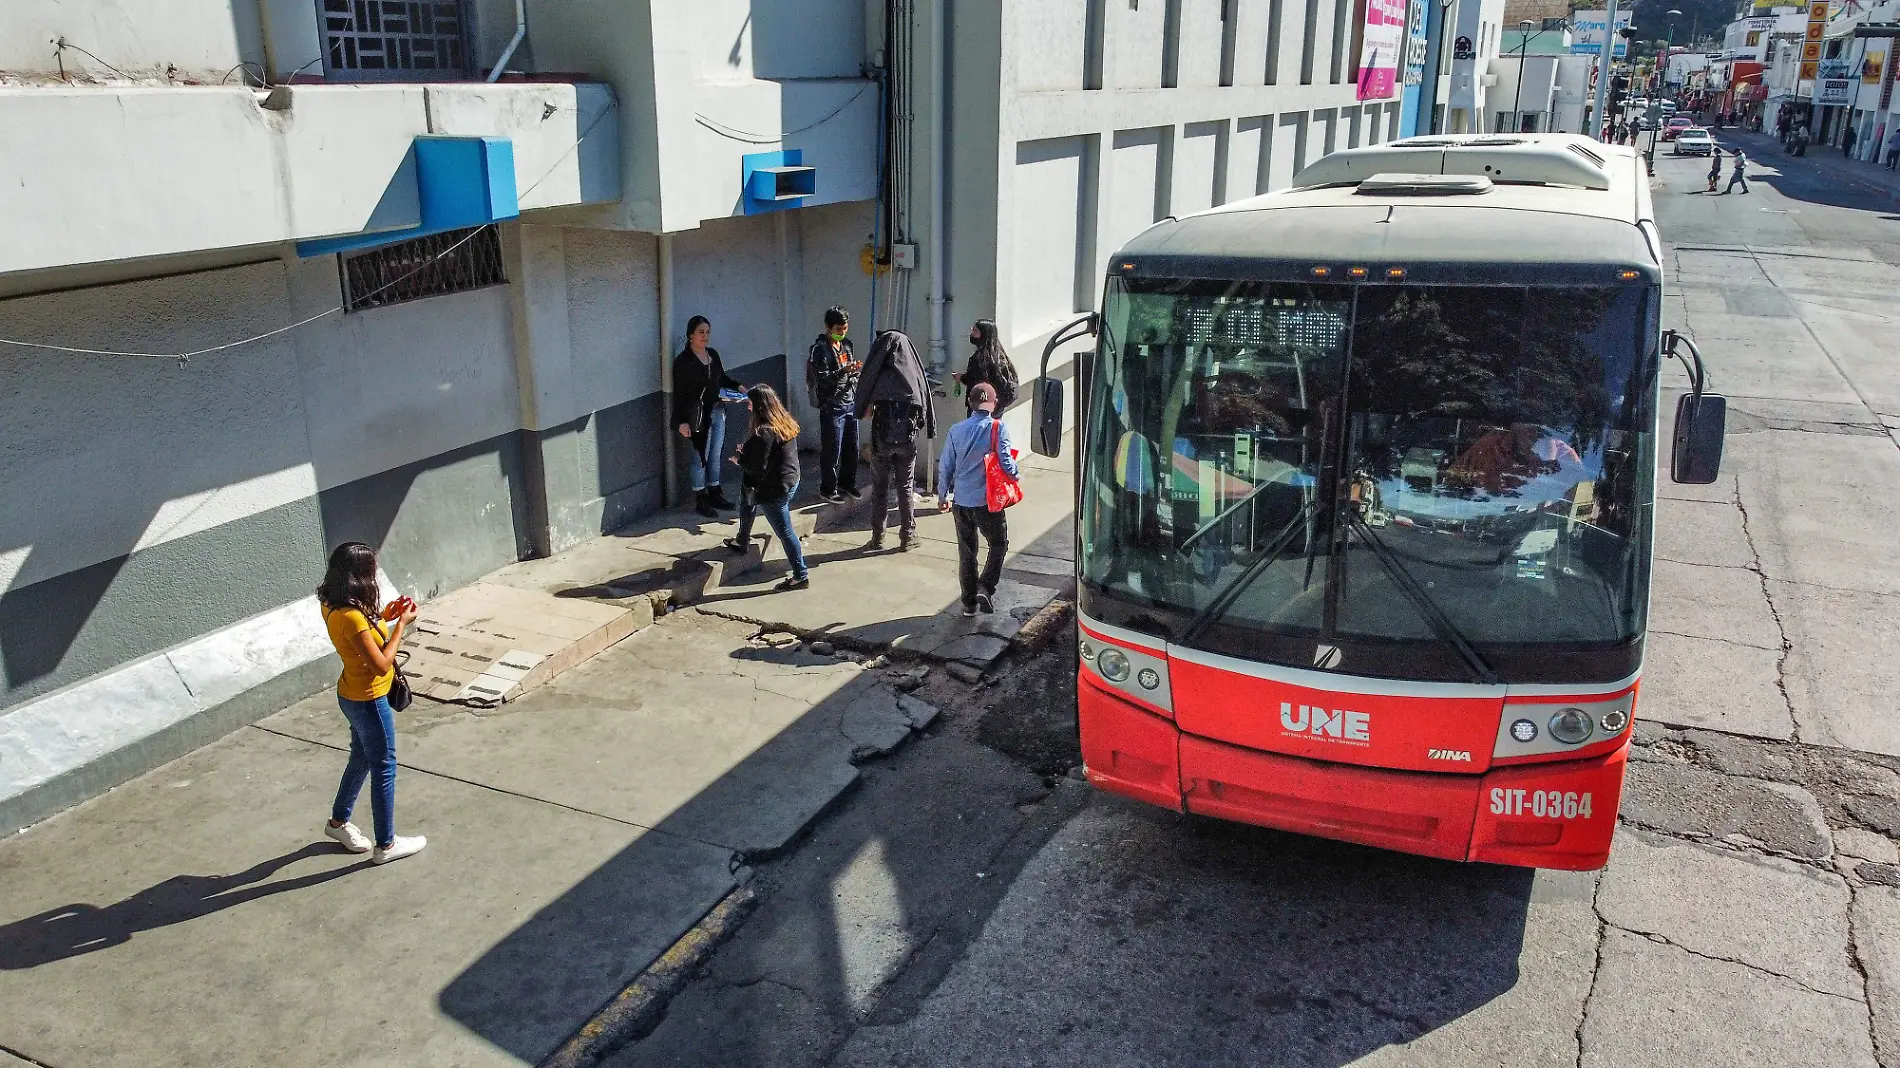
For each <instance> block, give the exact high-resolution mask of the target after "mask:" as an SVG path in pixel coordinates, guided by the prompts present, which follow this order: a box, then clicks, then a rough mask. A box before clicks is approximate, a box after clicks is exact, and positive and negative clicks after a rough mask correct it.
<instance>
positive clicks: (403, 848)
mask: <svg viewBox="0 0 1900 1068" xmlns="http://www.w3.org/2000/svg"><path fill="white" fill-rule="evenodd" d="M428 844H429V840H428V839H427V838H424V837H423V836H421V835H419V834H417V835H411V836H410V837H408V838H404V837H403V836H402V835H400V834H399V835H397V836H396V840H395V841H393V842H391V843H389V848H388V849H384V848H382V847H380V846H378V847H377V849H376V855H375V856H374V857H371V858H370V859H371V860H372V861H374V862H375V863H377V864H387V863H389V862H390V861H392V860H401V859H402V858H404V857H406V856H409V855H410V854H412V853H420V852H422V847H423V846H426V845H428Z"/></svg>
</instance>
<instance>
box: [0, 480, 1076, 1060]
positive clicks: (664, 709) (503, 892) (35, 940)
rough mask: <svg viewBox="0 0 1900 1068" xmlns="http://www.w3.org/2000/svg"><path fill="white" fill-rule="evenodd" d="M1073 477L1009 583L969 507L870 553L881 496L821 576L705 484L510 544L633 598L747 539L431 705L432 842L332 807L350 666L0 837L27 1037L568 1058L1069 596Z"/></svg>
mask: <svg viewBox="0 0 1900 1068" xmlns="http://www.w3.org/2000/svg"><path fill="white" fill-rule="evenodd" d="M1070 478H1071V475H1070V474H1069V473H1068V471H1067V470H1066V469H1061V468H1038V469H1034V470H1032V471H1030V472H1028V473H1027V474H1026V477H1025V483H1026V485H1027V487H1028V491H1029V499H1028V501H1026V502H1025V504H1024V505H1023V506H1021V507H1020V508H1019V509H1017V510H1013V511H1012V513H1011V520H1012V524H1013V526H1014V527H1015V530H1013V531H1012V535H1013V537H1014V539H1015V542H1016V545H1017V548H1016V549H1015V550H1014V551H1013V553H1012V556H1011V560H1010V568H1009V571H1008V574H1007V579H1006V582H1005V585H1004V589H1003V590H1002V591H1001V596H1000V597H999V600H1000V602H1001V606H1000V607H1001V609H1002V610H1000V611H999V612H998V613H997V614H995V615H994V616H979V617H975V618H965V617H963V616H961V614H960V612H958V611H957V609H956V602H957V595H956V592H955V591H956V578H955V563H954V560H955V547H954V543H953V541H952V538H953V534H952V533H951V530H950V524H949V520H948V518H947V517H941V516H937V515H935V514H934V513H933V514H930V515H927V516H925V517H923V518H922V520H921V524H920V533H921V535H922V537H923V539H924V540H923V543H922V545H921V546H920V547H919V549H918V550H917V551H915V552H912V553H908V554H899V553H893V552H887V553H882V554H867V553H864V552H862V551H860V550H859V548H858V546H860V545H861V544H862V542H863V541H864V539H865V535H864V533H863V531H864V522H865V509H866V507H867V506H866V505H865V504H863V503H855V504H852V505H845V506H826V507H824V508H821V509H818V510H816V511H810V510H807V512H806V515H807V516H808V518H807V519H806V520H805V521H806V522H808V523H811V524H812V525H813V526H815V528H816V531H815V533H814V534H813V536H812V537H811V538H810V539H809V541H808V543H807V554H808V557H809V559H810V560H811V561H812V563H813V565H814V567H813V585H812V588H811V589H809V590H806V591H802V592H799V593H793V594H776V593H771V592H769V591H770V584H771V583H772V582H773V581H775V580H776V579H777V578H778V577H779V576H780V574H781V573H782V571H783V568H784V563H783V560H782V558H781V557H780V556H779V555H778V553H777V552H776V550H770V551H768V552H767V553H766V554H764V556H763V559H759V558H758V557H757V556H756V555H755V556H754V557H748V558H745V559H743V560H739V561H733V559H732V558H731V557H730V556H729V554H724V553H723V551H722V550H717V551H716V547H717V546H718V543H719V540H720V539H721V538H723V537H726V536H729V535H730V533H731V531H732V529H733V523H732V522H731V521H730V520H726V521H722V522H718V523H714V522H705V523H700V522H699V521H698V520H697V518H696V517H695V518H693V519H691V520H690V521H689V520H682V519H681V518H680V517H678V516H670V517H668V518H667V520H666V521H664V522H655V523H653V524H648V525H647V526H645V527H643V528H639V529H636V530H633V531H630V532H626V533H625V534H623V535H618V536H609V537H605V538H601V539H596V540H595V541H592V542H589V543H587V544H585V545H582V546H580V547H578V548H576V549H574V550H572V551H570V552H568V553H564V554H562V555H560V556H557V557H554V558H552V559H548V560H539V561H529V562H524V563H522V564H518V565H514V566H512V567H509V568H505V569H503V570H502V571H501V572H498V573H496V574H494V575H491V576H488V577H487V578H486V579H485V580H484V581H485V582H487V583H490V584H493V585H499V586H507V587H513V588H515V589H520V590H532V591H540V592H543V593H548V594H554V595H557V596H563V597H586V598H591V599H594V600H600V601H604V602H616V601H620V602H630V601H632V600H634V599H639V598H645V597H646V593H645V592H640V591H635V590H634V587H636V586H641V585H645V584H650V583H653V582H659V581H665V580H669V579H677V578H679V577H680V576H683V575H690V574H693V573H695V572H696V569H698V568H699V566H700V565H701V564H702V563H703V562H705V561H708V560H713V559H717V558H718V557H720V556H724V558H725V560H726V561H727V563H728V564H731V563H734V562H736V563H738V564H739V565H740V566H738V567H732V566H722V567H720V568H715V569H711V570H713V571H715V572H716V573H715V574H713V575H712V580H713V581H712V582H710V583H709V584H708V585H709V588H707V589H705V590H703V591H702V592H700V595H699V597H698V599H697V603H696V604H695V605H694V606H693V607H692V608H691V609H688V610H676V611H673V612H671V613H668V614H667V615H665V616H664V617H662V618H661V619H660V620H658V621H657V622H656V623H655V624H653V625H651V626H647V627H645V629H642V630H639V631H638V632H637V633H634V634H633V635H632V636H631V637H629V638H627V639H626V640H624V641H621V642H620V643H619V644H617V645H615V646H613V647H612V648H609V649H608V650H606V651H605V652H603V653H601V654H600V655H599V656H596V657H594V658H593V659H592V660H589V661H587V662H586V663H583V664H581V665H580V666H579V667H576V668H573V669H571V670H568V671H566V672H564V673H562V674H560V675H557V676H555V677H554V678H553V680H552V681H551V682H548V683H547V684H545V685H542V686H540V687H539V688H537V689H534V690H531V691H529V692H527V693H526V694H524V695H523V696H521V697H520V698H518V699H516V700H512V701H509V702H508V703H506V704H503V705H501V706H500V707H497V708H476V707H468V706H464V705H457V704H444V703H437V702H432V701H428V700H425V699H419V700H418V701H417V702H416V703H415V705H414V706H413V707H411V708H410V709H409V710H408V711H407V712H405V713H402V714H401V715H400V716H399V717H398V731H399V735H400V742H399V748H398V752H399V756H400V759H401V764H402V771H401V773H400V775H399V778H398V787H397V814H398V826H399V829H400V830H401V831H402V832H403V833H408V834H426V835H428V836H429V838H430V845H429V848H428V849H427V850H426V851H425V852H424V853H422V854H421V855H419V856H417V857H415V858H413V859H410V860H405V861H403V862H401V863H400V864H396V865H392V866H390V867H388V868H373V867H372V866H371V865H369V864H368V863H367V862H366V861H365V860H364V858H361V857H355V856H350V855H348V854H345V853H343V852H341V851H340V850H339V849H338V848H337V847H336V846H335V845H333V844H332V843H330V842H329V841H328V840H326V839H323V838H321V837H319V828H320V825H321V823H322V820H323V818H324V817H325V816H326V815H327V809H328V806H329V802H330V798H331V795H332V793H333V791H334V790H335V783H336V779H337V776H338V774H339V773H340V772H341V770H342V766H343V762H344V757H345V749H346V747H347V731H346V728H345V727H344V724H343V721H342V719H341V717H340V716H339V715H338V714H337V712H336V708H335V700H334V697H333V696H332V695H330V694H328V693H324V694H320V695H318V696H315V697H312V698H310V699H308V700H305V701H301V702H298V703H297V704H295V705H293V706H291V707H290V708H288V709H285V710H284V711H282V712H280V713H278V714H276V715H274V716H272V717H270V718H267V719H265V720H263V721H262V722H260V723H258V724H256V725H255V726H252V727H247V728H244V729H241V730H239V731H238V732H237V733H235V734H232V735H230V736H228V737H226V738H224V739H223V740H221V741H219V742H217V743H215V744H212V745H210V746H207V747H205V748H203V749H201V750H198V751H197V752H194V753H192V754H191V755H189V756H187V757H185V758H183V759H181V760H178V761H175V762H173V763H171V764H169V765H166V766H165V767H162V768H160V769H158V770H157V771H154V772H152V773H150V774H148V775H145V776H143V777H142V778H139V779H136V780H134V781H132V782H130V783H128V784H126V785H125V786H122V787H120V788H118V789H116V790H113V791H111V792H110V793H108V794H106V795H104V796H102V797H99V798H96V799H94V800H93V801H91V802H88V803H86V804H84V805H81V806H79V807H78V808H76V809H73V810H71V811H68V812H66V813H64V814H62V815H60V816H57V817H54V818H52V819H50V820H47V821H45V822H43V823H41V824H39V825H37V826H35V827H33V828H31V829H29V830H28V831H26V832H24V833H22V834H19V835H16V836H14V837H12V838H9V839H6V840H3V841H0V888H4V889H0V1057H4V1055H5V1054H6V1053H7V1052H9V1051H10V1052H12V1053H16V1054H18V1055H20V1056H23V1057H26V1058H30V1059H31V1061H33V1062H38V1063H44V1064H49V1065H58V1066H60V1068H67V1066H70V1065H87V1066H104V1065H128V1066H129V1065H137V1066H141V1068H144V1066H151V1065H184V1064H191V1065H234V1066H236V1065H245V1066H250V1065H260V1064H270V1065H284V1066H300V1065H310V1066H318V1065H326V1066H327V1065H402V1066H421V1065H489V1064H495V1065H515V1064H535V1063H539V1062H541V1061H543V1060H544V1059H546V1058H547V1057H548V1056H549V1055H550V1054H551V1053H553V1052H554V1051H555V1050H556V1049H557V1048H558V1047H559V1046H560V1045H561V1044H562V1043H563V1042H564V1041H565V1040H566V1039H568V1037H569V1036H571V1035H573V1034H574V1033H575V1031H576V1030H577V1029H578V1028H580V1027H581V1026H582V1025H583V1024H584V1023H586V1022H587V1020H588V1019H589V1017H590V1016H591V1015H592V1014H593V1013H594V1012H595V1011H596V1010H597V1009H599V1008H600V1007H601V1006H602V1005H603V1004H605V1003H606V1002H607V1001H608V1000H609V999H611V998H612V997H614V995H616V994H617V993H618V992H619V991H620V990H621V989H622V988H623V987H625V986H626V985H627V984H628V983H629V982H630V981H631V980H632V979H633V978H635V977H636V976H637V975H638V974H639V973H640V972H641V971H642V969H644V968H645V967H646V966H647V965H648V964H649V963H650V962H651V961H653V960H654V959H655V958H656V957H657V956H658V955H659V954H660V953H662V952H663V951H664V950H665V949H666V948H667V947H668V946H670V945H671V944H672V943H673V942H674V941H675V940H676V939H677V938H678V937H679V936H680V935H681V934H682V933H683V932H684V931H686V930H687V929H688V928H689V927H690V926H691V925H692V924H693V923H695V922H696V921H697V920H698V919H699V918H700V917H701V916H702V915H704V914H705V913H706V912H707V911H708V910H709V909H710V908H712V907H713V906H714V905H715V904H716V903H718V902H719V901H720V900H721V898H722V897H724V896H725V895H726V894H728V893H729V892H730V891H731V890H732V889H733V888H734V887H735V886H738V885H739V884H741V883H743V882H744V881H745V880H746V879H747V878H748V876H749V868H748V860H749V859H755V858H757V857H759V856H762V855H769V854H770V853H772V852H774V851H776V850H779V849H782V848H784V847H785V846H786V845H787V844H788V843H789V842H790V841H791V840H792V839H793V838H794V837H795V836H796V835H797V834H798V833H799V832H800V831H801V830H802V829H803V828H804V827H805V826H807V825H808V824H809V823H810V822H811V821H812V820H813V819H815V818H816V817H817V816H818V815H819V814H820V813H822V812H823V811H824V810H825V809H826V808H827V807H828V806H829V805H831V804H832V803H833V802H834V801H835V799H836V798H837V797H838V796H839V795H840V794H841V793H842V792H843V791H844V790H846V789H848V788H849V787H850V786H851V784H852V783H853V781H854V780H855V779H856V777H857V770H856V767H855V764H856V763H857V762H861V761H863V760H865V759H869V758H872V757H875V756H876V755H878V754H880V753H884V752H888V751H889V750H890V749H891V748H893V747H894V746H897V745H899V744H901V743H902V742H903V741H904V740H905V739H906V738H907V737H909V736H910V735H911V734H912V733H913V732H915V731H917V730H920V729H922V728H923V727H925V726H926V725H928V724H929V723H930V721H931V719H932V718H933V717H934V716H935V714H936V712H935V709H934V708H931V707H930V706H928V705H926V704H924V703H922V702H920V701H917V700H915V699H913V698H911V697H909V696H907V691H908V690H909V689H911V688H914V685H915V682H916V678H917V673H918V670H919V669H920V668H931V669H933V670H943V667H941V666H937V665H944V664H945V663H946V662H948V666H950V667H954V668H956V670H958V671H960V672H970V673H973V672H975V671H978V670H980V669H981V668H982V667H984V666H986V665H987V664H988V663H989V662H990V661H991V660H992V659H993V658H994V657H995V656H996V655H997V654H998V653H1000V652H1001V650H1002V649H1003V648H1004V647H1005V646H1006V644H1007V642H1008V639H1009V638H1010V636H1012V635H1013V634H1014V633H1015V631H1016V630H1017V629H1018V628H1019V627H1020V626H1021V624H1022V621H1023V620H1024V619H1026V618H1027V617H1028V616H1029V615H1030V614H1032V613H1034V612H1035V611H1036V610H1037V609H1039V608H1041V607H1043V606H1044V605H1046V604H1048V602H1049V601H1050V600H1051V599H1052V598H1053V597H1054V596H1055V595H1056V592H1057V590H1058V588H1059V587H1060V586H1061V585H1062V584H1063V582H1064V580H1065V579H1066V577H1067V575H1068V572H1069V568H1070V565H1069V562H1068V560H1067V559H1066V556H1067V554H1068V551H1069V548H1068V547H1069V540H1068V539H1069V533H1068V530H1069V499H1070ZM761 529H763V528H761ZM892 541H893V542H894V541H895V537H894V533H893V536H892ZM761 624H764V625H761ZM801 636H802V637H803V638H804V639H805V640H801ZM883 650H890V653H889V654H888V655H883V654H882V651H883ZM828 651H829V652H830V654H831V655H827V653H828ZM355 818H356V820H357V822H358V823H359V824H360V825H363V826H365V827H367V826H368V824H369V821H370V810H369V803H368V798H367V797H364V798H363V799H361V800H360V801H359V802H358V805H357V809H356V817H355ZM0 1063H3V1061H0Z"/></svg>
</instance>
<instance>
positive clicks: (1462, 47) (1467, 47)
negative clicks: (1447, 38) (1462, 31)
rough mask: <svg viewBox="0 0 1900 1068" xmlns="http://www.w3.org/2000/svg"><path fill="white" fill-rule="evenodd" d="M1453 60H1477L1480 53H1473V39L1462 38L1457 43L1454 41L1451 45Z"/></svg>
mask: <svg viewBox="0 0 1900 1068" xmlns="http://www.w3.org/2000/svg"><path fill="white" fill-rule="evenodd" d="M1451 58H1453V59H1477V58H1478V53H1476V52H1474V51H1472V48H1471V38H1469V37H1460V38H1458V39H1457V40H1456V41H1453V42H1452V43H1451Z"/></svg>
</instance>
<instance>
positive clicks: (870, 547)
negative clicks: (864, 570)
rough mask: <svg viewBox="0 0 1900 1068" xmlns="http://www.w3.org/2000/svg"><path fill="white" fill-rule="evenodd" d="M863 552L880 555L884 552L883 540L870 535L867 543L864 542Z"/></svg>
mask: <svg viewBox="0 0 1900 1068" xmlns="http://www.w3.org/2000/svg"><path fill="white" fill-rule="evenodd" d="M864 551H865V552H867V553H881V552H883V551H884V539H883V538H881V537H878V536H877V535H875V534H874V535H872V536H871V540H870V541H867V542H865V543H864Z"/></svg>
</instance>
